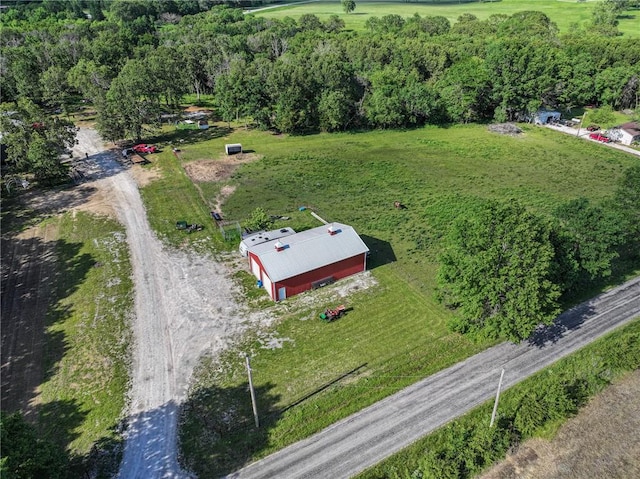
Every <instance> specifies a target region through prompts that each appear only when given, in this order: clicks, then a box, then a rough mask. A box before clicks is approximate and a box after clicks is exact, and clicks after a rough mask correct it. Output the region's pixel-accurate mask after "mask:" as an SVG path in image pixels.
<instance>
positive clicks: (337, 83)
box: [0, 0, 640, 140]
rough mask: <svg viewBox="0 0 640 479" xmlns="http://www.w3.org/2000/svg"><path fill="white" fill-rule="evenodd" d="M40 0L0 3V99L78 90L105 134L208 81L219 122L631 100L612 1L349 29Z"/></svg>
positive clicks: (376, 121) (634, 96) (370, 123)
mask: <svg viewBox="0 0 640 479" xmlns="http://www.w3.org/2000/svg"><path fill="white" fill-rule="evenodd" d="M41 3H42V5H41V6H40V7H38V8H32V9H23V10H20V9H17V8H14V9H12V8H9V9H8V10H7V11H5V12H4V13H2V14H1V16H0V19H1V20H2V25H3V29H2V33H1V35H2V57H3V62H2V64H1V65H0V69H1V73H2V76H1V80H0V81H1V82H2V83H1V84H0V90H1V93H0V94H1V96H2V101H3V102H12V101H16V100H17V99H18V98H24V97H26V98H29V99H31V100H32V101H33V102H35V103H36V104H38V105H40V106H43V107H46V108H51V109H57V110H59V111H63V112H64V111H68V110H69V109H70V108H72V107H73V104H74V101H77V99H78V98H84V99H87V100H90V101H91V102H93V104H94V105H95V106H96V109H97V112H98V127H99V129H100V131H101V132H102V134H103V136H104V137H105V138H106V139H109V140H113V139H120V138H136V139H137V138H140V136H142V134H143V131H144V130H143V125H148V124H153V123H154V122H157V121H159V118H160V115H161V113H162V112H167V111H170V110H171V109H174V108H176V107H177V106H178V105H179V103H180V101H181V99H182V98H183V96H184V95H186V94H195V95H196V96H197V97H200V96H201V95H203V94H207V95H212V96H213V98H214V101H215V104H216V105H217V110H218V112H219V114H220V115H221V117H222V118H223V119H224V120H226V121H231V120H235V119H240V118H248V119H250V120H251V121H252V122H254V123H255V124H256V125H257V126H259V127H261V128H265V129H274V130H277V131H281V132H287V133H304V132H311V131H318V130H323V131H336V130H346V129H354V128H400V127H411V126H419V125H423V124H426V123H431V124H443V123H451V122H454V123H458V122H477V121H491V120H495V121H505V120H518V119H523V118H525V117H526V116H527V115H529V114H530V113H532V112H534V111H535V110H537V109H538V108H540V107H554V108H568V109H571V108H573V107H580V106H584V105H590V104H594V105H610V106H611V107H612V108H614V109H623V108H635V107H636V106H637V104H638V96H639V85H640V80H639V79H640V44H639V43H638V42H637V40H635V39H629V38H625V37H624V36H620V35H618V34H617V16H618V15H619V14H620V5H622V4H623V3H621V2H612V1H609V0H607V1H606V2H604V3H603V4H600V3H599V4H598V5H597V6H595V7H594V16H593V20H592V23H591V25H590V28H588V29H580V28H578V27H577V26H576V27H575V28H573V29H571V30H570V31H568V32H565V33H563V34H560V33H559V32H558V29H557V27H556V25H555V24H554V23H553V22H551V21H550V20H549V18H548V17H547V16H546V15H545V14H543V13H541V12H532V11H529V12H519V13H515V14H513V15H511V16H507V15H502V14H496V15H492V16H491V17H489V18H488V19H486V20H479V19H478V18H476V17H474V16H473V15H470V14H466V15H462V16H460V17H459V18H458V20H457V21H456V22H455V23H453V24H451V23H450V22H449V20H448V19H446V18H444V17H438V16H426V17H423V16H420V15H418V14H416V15H414V16H413V17H410V18H403V17H400V16H399V15H386V16H383V17H379V18H378V17H372V18H370V19H369V20H368V21H367V23H366V28H367V30H366V31H365V32H354V31H350V30H346V29H345V27H344V22H343V20H342V19H341V18H339V17H338V16H332V17H330V18H328V19H327V20H324V21H321V20H320V19H319V18H318V17H317V16H315V15H310V14H307V15H302V16H301V17H300V18H298V19H297V20H294V19H292V18H284V19H282V20H277V19H269V18H261V17H260V18H258V17H255V16H253V15H245V14H243V12H242V11H241V10H240V9H237V8H229V7H219V6H214V7H212V5H213V4H214V3H215V2H212V1H207V0H199V1H197V2H196V1H189V0H166V1H163V2H149V1H143V0H136V1H126V2H125V1H122V0H113V1H105V0H101V1H96V2H83V1H82V0H77V1H73V2H65V3H64V5H67V4H68V5H67V10H65V11H63V12H60V11H58V12H55V11H50V10H47V8H46V7H47V5H59V4H60V2H51V1H50V2H46V1H43V2H41ZM74 5H76V6H78V7H77V8H71V7H72V6H74ZM82 6H85V7H90V11H91V12H92V13H90V14H89V16H90V18H87V13H88V12H85V11H84V10H82ZM605 7H606V8H605ZM626 7H629V4H628V3H627V4H626ZM626 7H625V8H626ZM53 10H55V9H53ZM79 11H83V12H84V17H82V15H80V13H78V12H79ZM603 11H608V12H610V14H609V15H608V16H604V17H603V13H602V12H603ZM73 12H76V13H73ZM103 18H104V19H103Z"/></svg>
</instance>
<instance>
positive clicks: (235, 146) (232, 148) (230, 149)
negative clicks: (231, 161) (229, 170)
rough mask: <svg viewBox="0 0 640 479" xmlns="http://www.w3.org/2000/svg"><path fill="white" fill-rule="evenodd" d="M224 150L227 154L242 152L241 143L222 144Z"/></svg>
mask: <svg viewBox="0 0 640 479" xmlns="http://www.w3.org/2000/svg"><path fill="white" fill-rule="evenodd" d="M224 151H225V152H226V153H227V155H235V154H236V153H242V145H241V144H240V143H228V144H226V145H224Z"/></svg>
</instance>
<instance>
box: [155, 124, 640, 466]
mask: <svg viewBox="0 0 640 479" xmlns="http://www.w3.org/2000/svg"><path fill="white" fill-rule="evenodd" d="M216 128H219V129H220V135H219V136H218V135H216V134H215V129H216ZM522 128H523V129H524V133H523V134H522V135H520V136H518V137H511V136H504V135H499V134H496V133H492V132H489V131H488V130H487V128H486V126H482V125H460V126H453V127H450V128H439V127H425V128H419V129H414V130H404V131H372V132H362V133H339V134H317V135H307V136H287V135H273V134H271V133H269V132H261V131H256V130H245V129H244V128H242V127H239V128H238V129H236V130H233V131H231V132H229V131H226V130H224V129H223V128H222V126H219V127H214V128H213V130H214V131H212V132H210V133H208V135H209V136H210V137H211V139H210V140H208V141H204V142H200V143H195V142H194V143H189V142H186V143H184V144H183V145H182V146H181V150H182V151H181V158H182V162H183V164H186V163H188V162H192V161H199V160H214V161H216V160H220V161H222V159H223V156H224V155H223V151H224V144H225V143H242V145H243V147H244V148H245V150H251V151H253V154H254V155H256V156H260V157H262V159H260V160H257V161H254V162H252V163H248V164H243V165H241V166H240V167H239V168H238V169H237V170H236V171H235V173H233V174H232V175H231V177H230V178H228V179H226V180H224V181H221V182H216V183H199V184H198V185H197V187H198V189H199V192H198V193H193V191H195V189H194V190H192V193H188V191H189V188H186V187H184V186H181V187H180V191H182V193H181V194H186V195H187V196H191V195H192V194H197V195H201V200H200V201H205V202H208V203H210V201H211V199H212V198H213V197H215V195H217V194H218V193H219V192H220V190H221V188H222V187H223V186H231V187H233V188H235V192H234V193H233V194H232V195H231V196H230V197H229V198H228V199H227V200H226V203H225V204H224V205H223V207H222V213H223V216H225V218H228V219H231V220H238V221H243V220H244V219H245V218H247V217H248V215H249V214H250V212H251V211H252V210H253V209H254V208H256V207H262V208H264V209H265V211H266V212H267V214H271V215H286V216H290V217H291V220H289V221H279V222H277V223H275V225H274V226H279V225H290V226H293V227H294V228H296V229H302V228H308V227H312V226H318V225H319V224H320V223H319V222H318V221H317V220H315V219H314V218H313V217H312V216H311V215H310V214H309V213H308V211H299V207H300V206H306V207H308V208H311V209H313V210H314V211H315V212H317V213H318V214H319V215H320V216H322V217H324V218H325V219H326V220H328V221H339V222H344V223H347V224H351V225H353V226H354V227H355V228H356V230H357V231H358V233H360V234H361V235H362V237H363V239H364V240H365V242H366V243H367V244H368V246H369V247H370V249H371V250H372V254H371V257H370V260H369V264H370V266H371V268H370V270H371V273H370V274H371V275H372V276H373V278H374V280H375V282H376V283H377V285H375V286H370V287H368V288H366V289H360V290H358V291H357V292H356V293H353V294H352V295H351V296H349V297H347V298H346V299H344V298H342V297H340V296H338V290H339V288H340V287H341V286H340V282H339V283H338V284H336V285H334V286H332V287H329V288H325V289H323V290H320V291H316V292H310V293H306V294H304V295H302V296H300V297H297V298H292V299H290V300H287V301H285V302H284V303H282V304H280V305H277V306H272V307H270V308H268V309H267V311H270V312H271V313H272V314H274V315H275V316H276V317H278V318H279V322H278V324H277V325H276V326H275V328H274V329H273V330H272V331H268V332H264V331H263V332H260V333H256V334H255V336H253V337H252V338H248V339H247V340H246V341H245V342H243V343H241V344H239V345H238V346H237V348H236V349H235V350H234V351H232V352H230V353H229V354H228V355H226V356H225V358H224V359H223V361H222V366H220V365H218V366H215V367H211V365H210V364H209V363H208V362H205V363H203V366H202V367H201V368H200V371H199V372H198V373H197V374H196V383H197V387H196V388H195V389H194V391H193V393H192V396H191V398H190V399H189V401H188V403H187V405H186V411H187V414H186V415H185V421H184V423H183V428H182V444H183V452H184V454H185V457H186V461H187V464H188V465H190V467H193V468H194V469H195V471H196V472H197V473H198V474H199V475H200V477H217V476H218V475H219V474H221V473H223V472H228V471H230V470H233V469H234V468H237V467H239V466H240V465H241V464H243V463H244V462H245V461H247V460H248V459H249V458H257V457H261V456H264V455H266V454H268V453H270V452H273V451H274V450H277V449H279V448H281V447H283V446H284V445H287V444H290V443H292V442H294V441H296V440H298V439H301V438H303V437H306V436H308V435H309V434H311V433H313V432H316V431H318V430H320V429H322V428H323V427H326V426H327V425H329V424H331V423H333V422H335V421H336V420H338V419H340V418H343V417H345V416H347V415H349V414H351V413H353V412H355V411H357V410H359V409H361V408H363V407H365V406H367V405H369V404H371V403H373V402H375V401H377V400H379V399H381V398H382V397H384V396H386V395H388V394H391V393H393V392H395V391H397V390H399V389H400V388H402V387H404V386H406V385H408V384H411V383H413V382H415V381H417V380H418V379H420V378H422V377H425V376H427V375H429V374H431V373H433V372H435V371H437V370H439V369H442V368H443V367H445V366H447V365H450V364H453V363H455V362H457V361H460V360H463V359H464V358H466V357H468V356H469V355H471V354H473V353H475V352H477V351H479V350H481V349H484V348H486V347H487V346H489V344H488V343H485V344H473V343H471V342H470V341H468V340H466V339H464V338H462V337H460V336H459V335H454V334H450V333H449V332H448V331H447V327H446V324H447V321H448V319H449V318H450V312H448V311H447V310H446V309H445V308H443V307H442V306H441V305H439V304H438V303H437V302H436V300H435V299H434V287H435V274H436V271H437V254H438V251H439V248H440V239H441V237H442V235H444V234H445V233H446V230H447V228H448V225H449V224H450V222H451V221H452V220H453V219H454V218H455V217H456V215H458V214H460V213H461V212H464V210H465V209H466V208H467V207H469V206H470V205H472V204H474V203H475V202H476V201H478V199H487V198H497V199H504V200H510V199H517V200H519V201H521V202H522V203H524V204H525V205H527V206H528V207H530V208H532V209H533V210H535V211H537V212H539V213H541V214H547V213H550V212H551V211H552V210H553V209H554V208H555V207H556V206H557V205H558V204H560V203H562V202H563V201H566V200H569V199H573V198H577V197H580V196H585V197H588V198H590V199H592V200H594V201H599V200H601V199H603V198H606V197H607V196H608V195H610V194H611V193H612V192H613V191H614V189H615V186H616V181H617V179H618V178H619V177H620V175H621V173H622V171H623V170H624V169H625V168H627V167H628V166H631V165H632V164H633V163H634V162H635V161H637V159H635V158H634V157H632V156H630V155H626V154H624V153H621V152H618V151H615V150H612V149H610V148H607V147H605V146H603V145H599V144H594V143H592V142H586V141H584V140H580V139H578V138H575V137H573V136H567V135H562V134H560V133H557V132H554V131H551V130H547V129H544V128H538V127H533V126H529V125H523V126H522ZM194 134H198V133H194ZM168 140H169V139H167V141H168ZM167 150H168V148H167ZM160 156H161V160H160V161H161V162H166V163H167V164H173V163H175V161H174V160H172V158H173V155H172V154H170V153H168V152H166V153H163V154H162V155H160ZM175 166H176V167H177V166H178V165H175ZM179 169H180V168H177V169H174V170H172V171H173V172H172V173H171V176H173V177H174V178H176V179H177V180H178V181H179V182H180V183H182V182H183V179H184V176H182V174H180V173H179V172H178V170H179ZM165 178H166V179H165V180H162V181H159V182H155V183H151V184H150V185H149V186H147V187H145V188H144V196H145V199H146V200H147V201H148V206H149V211H150V214H151V215H158V214H160V215H161V214H163V211H172V210H171V209H170V208H169V204H168V202H167V201H168V200H166V198H167V197H168V195H169V194H170V193H169V190H168V189H169V188H170V187H169V183H170V181H169V178H168V177H167V176H166V175H165ZM165 190H166V191H165ZM163 198H164V199H165V200H164V201H165V203H162V201H163ZM173 198H175V197H173ZM150 199H152V200H153V201H151V203H149V200H150ZM189 201H192V200H189ZM394 201H400V202H402V203H403V204H404V205H405V206H406V209H402V210H400V209H396V208H394V205H393V203H394ZM171 207H172V208H173V207H175V205H173V204H172V205H171ZM195 210H201V208H200V207H198V208H195V209H194V214H195V213H197V214H202V213H200V212H199V211H198V212H196V211H195ZM215 234H217V233H216V232H215V230H214V229H213V228H209V230H208V231H205V232H202V233H195V234H193V235H192V237H191V238H190V239H189V241H196V238H198V237H200V238H201V239H200V240H197V241H201V240H202V239H203V238H207V237H209V235H210V237H212V238H213V237H214V236H215ZM198 235H200V236H198ZM215 241H218V240H215ZM236 247H237V245H236V244H235V243H234V244H230V245H229V248H230V249H235V248H236ZM247 283H248V284H249V288H255V287H254V286H251V283H252V282H251V281H248V282H247ZM342 302H344V303H345V304H346V305H347V306H348V307H350V308H352V309H351V310H350V311H349V312H348V314H347V315H346V316H345V317H344V318H342V319H340V320H339V321H337V322H335V323H331V324H325V323H322V322H321V321H320V320H319V319H318V314H319V313H320V312H321V311H322V310H323V309H324V308H326V307H328V306H336V305H337V304H340V303H342ZM269 344H272V345H273V344H276V345H278V346H281V347H268V345H269ZM244 353H249V354H251V356H252V361H253V363H252V367H253V371H254V383H255V385H256V389H257V392H258V403H259V410H260V413H261V428H260V429H258V430H256V429H255V427H254V426H253V418H252V412H251V404H250V401H249V397H248V393H247V390H246V382H247V379H246V371H245V370H244V358H243V354H244Z"/></svg>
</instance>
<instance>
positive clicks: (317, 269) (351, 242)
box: [248, 223, 369, 301]
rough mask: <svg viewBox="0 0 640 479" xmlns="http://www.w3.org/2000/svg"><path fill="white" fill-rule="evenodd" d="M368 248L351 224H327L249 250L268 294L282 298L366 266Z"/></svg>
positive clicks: (259, 278) (258, 276)
mask: <svg viewBox="0 0 640 479" xmlns="http://www.w3.org/2000/svg"><path fill="white" fill-rule="evenodd" d="M368 252H369V248H367V245H365V244H364V242H363V241H362V239H361V238H360V236H358V234H357V233H356V231H355V230H354V229H353V227H351V226H348V225H344V224H341V223H329V224H327V225H323V226H319V227H317V228H313V229H310V230H307V231H303V232H301V233H296V234H293V235H290V236H286V237H283V238H280V239H278V240H277V241H275V242H273V241H269V242H265V243H261V244H257V245H254V246H250V247H249V249H248V256H249V265H250V267H251V272H252V273H253V274H254V276H255V277H256V278H257V279H258V280H259V281H261V282H262V285H263V286H264V288H265V290H266V291H267V293H268V294H269V297H270V298H271V299H273V300H274V301H281V300H283V299H286V298H289V297H291V296H293V295H296V294H299V293H302V292H304V291H307V290H310V289H315V288H319V287H321V286H324V285H326V284H330V283H332V282H334V281H337V280H339V279H342V278H346V277H347V276H351V275H353V274H356V273H360V272H362V271H365V270H366V269H367V253H368Z"/></svg>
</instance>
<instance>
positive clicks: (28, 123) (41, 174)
mask: <svg viewBox="0 0 640 479" xmlns="http://www.w3.org/2000/svg"><path fill="white" fill-rule="evenodd" d="M0 129H1V130H2V132H3V137H2V142H3V143H4V144H5V145H6V146H7V164H8V166H9V168H10V170H11V172H13V173H23V174H33V175H34V177H35V179H36V180H39V181H44V182H50V181H53V180H55V179H58V178H60V177H63V176H65V174H66V170H67V169H66V167H65V166H64V165H63V164H62V163H61V160H62V155H65V154H68V153H69V152H70V148H71V147H72V146H73V145H75V143H76V131H77V128H76V127H75V126H74V125H73V124H72V123H71V122H70V121H67V120H64V119H62V118H57V117H50V116H47V115H45V113H44V112H43V111H42V110H41V109H40V108H38V107H37V106H36V105H35V104H34V103H32V102H30V101H28V100H21V101H19V102H18V108H17V111H15V112H14V113H13V114H8V113H6V112H2V114H0Z"/></svg>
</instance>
